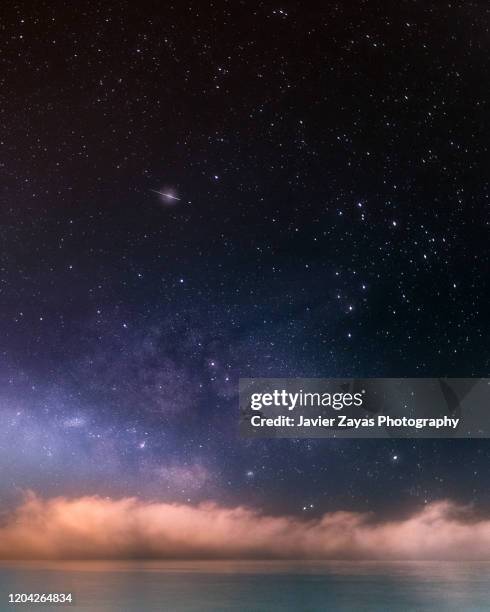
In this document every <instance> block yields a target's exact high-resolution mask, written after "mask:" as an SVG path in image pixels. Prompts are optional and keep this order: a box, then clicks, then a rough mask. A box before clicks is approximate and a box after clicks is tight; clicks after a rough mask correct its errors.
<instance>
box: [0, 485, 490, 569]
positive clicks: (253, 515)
mask: <svg viewBox="0 0 490 612" xmlns="http://www.w3.org/2000/svg"><path fill="white" fill-rule="evenodd" d="M0 558H3V559H134V558H161V559H197V558H203V559H219V558H236V559H250V558H256V559H267V558H275V559H300V558H305V559H490V519H477V518H475V517H471V516H470V515H469V514H468V513H467V512H466V511H465V510H463V509H461V508H459V507H458V506H456V505H455V504H453V503H451V502H438V503H434V504H431V505H428V506H425V507H424V508H423V509H422V510H420V511H418V512H416V513H414V514H412V515H411V516H409V517H408V518H405V519H403V520H396V521H385V522H373V521H372V517H370V516H368V515H365V514H358V513H352V512H333V513H329V514H325V515H323V517H321V518H319V519H315V520H302V519H299V518H295V517H289V516H283V517H277V516H265V515H263V514H260V513H259V512H256V511H254V510H251V509H247V508H244V507H237V508H231V509H230V508H225V507H222V506H219V505H217V504H214V503H208V504H202V505H200V506H197V507H194V506H187V505H179V504H167V503H150V502H143V501H139V500H137V499H134V498H126V499H120V500H112V499H107V498H100V497H81V498H76V499H67V498H61V497H60V498H54V499H49V500H43V499H40V498H39V497H37V496H35V495H32V494H31V495H29V496H28V497H27V498H26V500H25V501H24V503H23V504H22V505H21V506H19V507H18V508H17V509H16V510H15V512H14V513H12V514H10V515H8V516H7V517H6V518H5V517H4V520H3V521H2V523H1V524H0Z"/></svg>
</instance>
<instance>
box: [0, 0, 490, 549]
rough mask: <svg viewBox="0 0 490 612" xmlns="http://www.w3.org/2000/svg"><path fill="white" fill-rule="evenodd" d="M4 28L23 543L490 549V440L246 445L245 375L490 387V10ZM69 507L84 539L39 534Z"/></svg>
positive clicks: (137, 18) (13, 541) (374, 9)
mask: <svg viewBox="0 0 490 612" xmlns="http://www.w3.org/2000/svg"><path fill="white" fill-rule="evenodd" d="M0 12H1V14H2V17H1V23H2V36H1V38H0V65H1V68H2V70H1V79H2V87H1V102H0V110H1V114H0V121H1V126H2V129H1V135H0V151H1V160H0V173H1V183H0V216H1V223H0V236H1V243H2V248H1V263H0V302H1V309H0V334H1V335H0V337H1V353H0V381H1V385H0V406H1V409H0V512H1V514H2V516H4V515H5V516H7V517H10V518H9V519H8V520H7V521H6V523H4V524H3V526H2V527H0V542H1V543H0V555H1V556H4V557H12V556H15V555H14V554H13V553H12V551H14V550H24V551H26V554H27V555H28V556H29V555H30V556H34V557H35V556H36V555H40V554H41V555H42V554H45V555H48V556H56V555H57V554H58V553H59V554H60V555H61V556H68V557H70V556H72V555H75V554H80V555H81V556H82V557H83V556H96V557H97V556H100V555H103V554H105V553H107V554H109V555H110V553H108V551H107V550H106V549H105V548H104V546H106V545H104V544H103V543H101V538H102V536H101V535H100V533H99V530H98V529H99V528H98V526H97V524H96V523H97V520H96V518H95V517H96V516H100V515H104V516H106V517H107V520H108V521H109V522H111V521H112V520H114V521H115V522H116V523H117V524H120V525H122V526H124V525H126V524H134V523H135V524H137V525H139V526H140V527H138V528H137V529H138V534H137V536H135V540H136V541H137V542H139V544H137V545H134V546H136V548H137V551H139V552H138V554H139V553H141V554H143V553H144V554H146V555H149V556H158V554H160V553H161V551H162V548H158V545H155V546H156V548H154V549H153V548H151V547H150V548H149V544H148V538H147V536H146V535H145V533H146V532H145V524H146V522H147V521H148V524H149V525H154V526H155V530H157V531H158V533H161V534H162V541H165V542H169V548H166V549H165V550H166V551H167V552H168V550H173V551H174V553H175V555H176V556H182V557H185V558H193V557H196V556H199V555H200V554H201V555H204V556H206V555H209V556H210V557H213V558H214V557H220V556H224V555H225V553H223V550H225V551H226V554H232V555H236V556H238V557H250V556H253V555H254V554H255V555H257V556H258V557H260V558H268V557H285V556H294V555H296V556H299V557H303V556H304V557H307V558H317V557H322V556H329V555H338V554H339V551H340V550H341V549H342V548H344V549H345V548H347V550H346V552H345V556H346V557H356V556H357V557H361V558H364V557H366V556H367V557H371V556H374V557H379V556H380V555H381V556H383V555H384V557H386V558H394V557H397V556H401V557H402V558H410V557H412V556H414V555H416V554H419V553H420V556H421V557H422V558H443V557H451V558H452V557H454V556H456V555H457V552H455V551H456V549H455V548H454V546H453V544H452V543H451V542H449V543H448V535H447V534H448V533H451V531H452V529H453V527H454V521H455V522H456V524H457V526H458V529H460V530H461V533H462V536H461V537H462V542H463V546H464V548H465V550H467V551H468V557H469V558H480V557H481V556H482V554H483V553H482V552H481V551H482V546H483V544H481V542H484V543H487V544H488V542H489V538H490V535H489V534H490V528H489V526H488V520H489V517H490V487H489V486H488V484H489V481H488V476H489V471H488V465H489V461H490V443H489V442H488V441H487V440H484V439H480V440H476V439H475V440H408V439H405V440H403V439H383V440H376V439H372V440H368V439H365V440H348V439H342V440H335V439H328V440H327V439H301V440H296V439H261V440H258V439H246V438H242V437H240V436H239V433H238V420H239V408H238V379H239V378H240V377H245V378H252V377H277V378H288V377H305V378H315V377H324V378H328V377H338V378H343V377H361V378H368V377H390V376H393V377H446V376H447V377H485V376H488V373H489V351H488V338H489V332H490V326H489V317H488V296H489V292H488V278H489V274H488V272H489V257H488V256H489V248H488V245H489V243H490V242H489V215H488V212H489V209H488V205H489V201H488V144H487V143H488V133H487V131H486V127H487V118H488V107H487V101H486V100H487V99H488V90H487V83H488V80H486V79H485V78H482V75H484V74H488V72H487V71H488V68H489V66H488V58H489V54H488V12H489V11H488V6H485V3H481V2H459V1H455V2H451V3H450V4H447V3H435V2H427V1H421V0H411V1H401V2H397V3H393V2H370V1H368V2H359V3H353V2H331V3H324V4H323V5H318V6H316V7H312V6H308V7H307V6H306V5H304V4H303V3H301V2H294V1H287V2H285V3H283V4H275V3H268V2H248V1H246V0H243V1H239V2H233V3H232V2H225V1H223V2H222V1H218V2H213V3H211V4H206V3H202V2H185V3H173V2H161V3H124V2H123V3H121V2H112V1H108V2H98V1H95V2H90V3H83V2H82V3H71V4H69V5H66V3H65V4H64V3H60V2H49V3H46V2H40V3H36V4H35V5H32V6H27V5H22V4H20V3H14V4H10V3H7V4H6V5H5V6H2V8H1V9H0ZM387 491H389V495H387ZM461 509H464V512H463V510H461ZM70 512H80V513H81V514H82V516H84V517H86V522H87V530H89V536H90V537H87V539H86V542H85V544H84V538H83V535H80V534H78V536H75V534H74V533H73V532H71V531H70V530H69V529H68V528H67V529H68V532H67V533H68V534H69V535H68V536H67V537H65V539H64V541H66V540H67V538H68V539H71V541H73V547H74V550H75V551H76V552H75V553H73V551H71V552H70V550H66V548H63V547H64V546H65V545H64V544H63V539H62V538H61V539H60V540H56V541H54V540H53V539H51V540H50V541H41V540H42V538H41V540H39V539H38V536H37V535H35V534H38V533H39V530H38V526H39V524H41V523H42V524H50V525H51V524H52V526H53V527H52V529H53V533H54V532H56V530H57V529H58V527H59V522H58V521H60V520H62V519H61V518H60V517H63V516H64V514H63V513H70ZM460 512H463V514H464V513H466V512H469V513H470V515H471V513H476V518H474V517H473V518H468V516H467V515H466V514H464V516H463V517H461V516H460ZM339 513H341V514H339ZM455 515H456V516H457V518H454V516H455ZM19 517H20V518H19ZM91 517H92V518H91ZM132 517H133V519H134V520H133V522H131V521H132ZM135 517H136V518H135ZM148 517H151V519H150V518H148ZM165 517H168V520H172V521H176V522H177V523H178V525H179V529H182V530H183V532H185V533H187V532H188V526H189V525H193V524H195V525H204V524H207V523H209V522H212V519H213V517H222V529H221V531H220V529H219V528H218V527H216V531H215V532H214V533H211V534H209V540H205V539H204V540H202V541H201V540H200V539H199V538H196V539H195V540H193V542H194V544H193V543H192V542H187V540H186V541H185V542H184V544H182V548H180V549H178V546H177V544H175V541H174V540H172V537H173V536H171V534H170V535H169V534H168V533H167V531H166V530H167V527H166V525H167V523H166V519H165ZM210 517H211V518H210ZM373 517H374V519H373ZM17 520H21V522H22V521H23V523H22V524H23V525H24V526H25V529H24V530H23V531H22V533H20V532H19V531H18V530H17V531H16V527H15V525H16V524H18V522H17V523H16V521H17ZM372 520H375V525H374V526H373V525H371V523H370V521H372ZM434 521H436V522H437V523H438V525H440V530H441V536H440V538H439V540H438V542H437V543H428V542H427V541H426V540H427V533H428V529H429V528H428V525H430V524H432V522H434ZM474 521H479V522H478V525H479V529H480V531H479V532H478V533H480V536H479V538H478V537H476V536H475V535H474V534H473V535H472V533H471V529H470V528H469V527H468V525H471V524H474ZM376 522H377V523H376ZM252 525H255V527H254V528H253V529H252ZM335 525H341V527H342V528H343V529H344V533H345V534H346V535H345V539H340V540H339V541H338V542H337V541H336V542H335V543H331V544H329V545H328V546H327V545H323V544H321V542H324V541H326V540H329V541H330V540H331V539H332V538H331V537H330V536H331V535H332V534H333V533H334V532H335ZM376 525H377V526H376ZM91 526H92V527H93V530H92V531H90V528H91ZM305 526H309V527H308V529H310V530H311V537H310V539H308V541H305V542H302V541H300V540H301V538H300V535H299V534H300V533H303V532H304V530H305V529H306V527H305ZM148 529H150V527H148ZM247 529H250V530H251V534H252V535H251V537H252V538H254V540H253V542H252V543H250V542H249V543H248V544H247V541H246V538H245V537H244V536H243V535H242V531H241V530H243V533H246V532H247ZM186 530H187V531H186ZM61 533H64V532H63V530H61ZM230 534H235V535H234V536H233V537H231V536H230ZM349 534H350V535H351V536H352V538H354V535H352V534H355V537H358V538H359V542H361V543H360V544H359V546H358V547H357V548H356V547H355V546H354V545H352V544H351V543H349V541H352V540H349ZM410 534H415V536H416V541H415V543H413V544H411V545H409V544H408V543H406V547H405V548H404V547H403V546H404V545H403V544H400V542H401V541H405V542H408V539H409V538H410V537H411V536H410ZM114 537H116V536H115V535H114ZM202 537H203V538H204V536H202ZM206 537H208V536H206ZM102 539H103V538H102ZM354 539H355V538H354ZM135 540H131V537H130V536H128V540H127V542H126V541H125V542H124V545H123V546H122V549H123V551H125V553H124V554H128V555H131V554H135V548H134V547H133V548H132V546H133V544H134V541H135ZM6 542H9V543H10V544H8V543H6ZM131 542H133V544H132V543H131ZM424 542H425V543H424ZM479 542H480V544H479ZM33 543H34V544H33ZM36 543H37V544H36ZM412 545H413V549H410V546H412ZM36 547H37V548H36ZM390 547H391V548H390ZM487 548H488V546H487ZM220 550H221V552H220ZM39 551H41V552H39ZM60 551H61V552H60Z"/></svg>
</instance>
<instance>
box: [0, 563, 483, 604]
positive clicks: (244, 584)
mask: <svg viewBox="0 0 490 612" xmlns="http://www.w3.org/2000/svg"><path fill="white" fill-rule="evenodd" d="M69 591H71V592H72V593H73V594H74V599H75V603H74V604H73V605H71V606H60V605H58V606H53V605H39V604H38V605H36V604H18V605H15V606H14V605H9V604H8V594H9V593H12V592H14V593H16V592H35V593H39V592H44V593H46V592H69ZM0 610H2V611H3V610H33V611H34V610H45V611H48V610H58V611H61V610H67V611H69V610H73V612H74V611H75V610H84V611H91V612H99V611H100V612H122V611H131V612H144V611H146V610H148V611H159V612H160V611H164V610H170V611H174V610H175V611H177V612H180V611H185V612H197V611H204V612H208V611H209V612H218V611H223V610H226V611H231V612H238V611H240V612H242V611H243V612H245V611H246V612H253V611H261V612H262V611H263V612H276V611H279V610H281V611H282V612H284V611H285V612H288V611H295V612H298V611H305V612H306V611H311V612H313V611H316V610H328V611H330V612H331V611H336V610H341V611H347V610H349V611H353V610H355V611H361V612H384V611H386V612H407V611H411V610H414V611H415V610H417V611H421V612H425V611H427V612H428V611H431V612H433V611H434V610H436V611H437V612H443V611H444V610H458V611H460V612H471V611H474V610H486V611H490V563H454V562H445V563H441V562H411V563H405V562H400V563H389V564H387V563H377V562H362V563H355V562H276V561H261V562H250V561H240V562H223V561H199V562H193V561H186V562H170V561H158V562H156V561H155V562H154V561H148V562H147V561H134V562H133V561H131V562H64V563H59V562H27V563H24V562H0Z"/></svg>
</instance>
